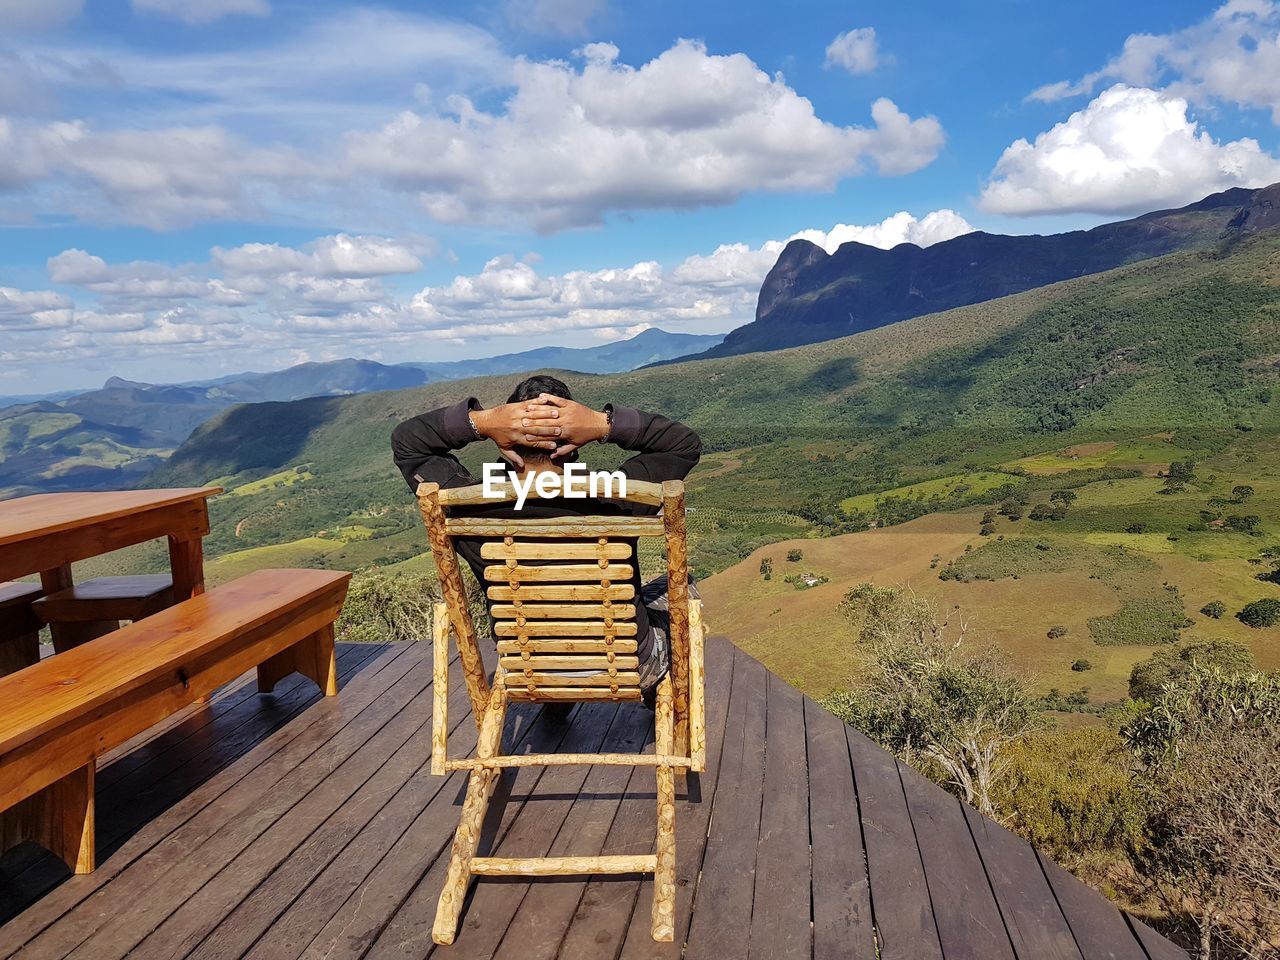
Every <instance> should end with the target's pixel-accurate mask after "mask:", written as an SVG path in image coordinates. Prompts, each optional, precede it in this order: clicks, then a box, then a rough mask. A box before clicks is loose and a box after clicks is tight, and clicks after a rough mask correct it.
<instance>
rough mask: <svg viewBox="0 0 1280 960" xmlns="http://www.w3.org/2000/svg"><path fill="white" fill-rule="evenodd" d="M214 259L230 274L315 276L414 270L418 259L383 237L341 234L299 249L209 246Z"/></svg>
mask: <svg viewBox="0 0 1280 960" xmlns="http://www.w3.org/2000/svg"><path fill="white" fill-rule="evenodd" d="M213 259H214V262H215V263H217V264H218V265H219V266H221V267H223V268H224V269H226V270H228V271H229V272H232V273H245V274H263V275H267V274H281V273H293V272H305V273H309V274H311V275H313V276H316V277H329V278H343V277H345V278H353V277H380V276H386V275H388V274H395V273H416V272H417V271H419V270H421V269H422V261H421V260H420V259H419V258H418V255H417V253H415V252H414V250H413V249H412V248H410V247H409V246H408V245H406V244H403V243H400V242H398V241H395V240H390V239H387V238H386V237H358V236H350V235H348V234H345V233H339V234H335V235H334V236H331V237H321V238H320V239H318V240H315V241H313V242H312V243H310V244H308V245H307V246H306V247H305V248H303V249H301V250H295V249H293V248H292V247H282V246H280V245H278V244H274V243H247V244H243V245H241V246H239V247H233V248H232V249H230V250H224V249H222V248H221V247H214V248H213Z"/></svg>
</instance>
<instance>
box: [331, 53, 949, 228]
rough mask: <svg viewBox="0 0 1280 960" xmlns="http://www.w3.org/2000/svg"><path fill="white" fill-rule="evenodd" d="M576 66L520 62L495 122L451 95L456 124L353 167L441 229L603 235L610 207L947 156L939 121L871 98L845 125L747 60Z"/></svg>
mask: <svg viewBox="0 0 1280 960" xmlns="http://www.w3.org/2000/svg"><path fill="white" fill-rule="evenodd" d="M580 54H581V56H582V57H583V58H584V60H585V63H584V64H583V66H582V68H581V69H580V70H579V69H576V68H575V67H573V66H571V65H569V64H567V63H563V62H559V61H548V62H537V63H535V62H530V61H526V60H520V61H517V63H516V65H515V68H514V78H513V82H514V86H515V92H514V93H513V94H512V96H511V98H510V99H509V100H508V101H507V103H506V104H505V106H504V109H503V110H502V111H501V112H497V113H489V112H486V111H484V110H482V109H480V108H478V107H476V106H475V105H474V104H473V103H472V102H471V101H470V100H468V99H466V98H464V97H453V98H451V99H450V101H449V103H448V109H449V111H450V112H448V113H436V114H428V113H418V112H412V111H407V112H405V113H402V114H401V115H400V116H399V117H397V118H396V119H395V120H393V121H392V122H391V123H389V124H387V125H386V126H384V127H383V128H382V129H381V130H378V131H374V132H370V133H366V134H357V135H352V136H351V137H350V138H349V142H348V162H349V164H350V167H351V169H352V170H354V171H357V172H361V173H365V174H368V175H371V176H374V177H376V178H379V179H380V180H382V181H383V182H386V183H388V184H390V185H392V186H393V187H394V188H397V189H402V190H408V191H415V192H417V193H418V194H419V196H420V199H421V202H422V205H423V207H424V209H426V210H427V211H428V212H429V213H430V214H431V215H432V216H433V217H435V218H436V219H438V220H441V221H445V222H458V221H466V222H488V223H510V222H511V219H512V218H513V217H514V218H518V219H520V220H524V221H527V222H529V223H531V224H532V225H533V226H534V227H536V228H538V229H541V230H556V229H563V228H566V227H575V226H584V225H591V224H598V223H600V222H601V221H602V220H603V218H604V216H605V215H606V214H607V213H609V212H611V211H621V210H639V209H661V208H667V209H670V208H690V207H698V206H705V205H714V204H725V203H730V202H732V201H734V200H736V199H737V198H738V197H740V196H742V195H743V194H745V193H747V192H750V191H759V190H764V191H792V190H829V189H831V188H833V187H834V186H835V185H836V183H837V182H838V181H839V180H840V179H842V178H844V177H846V176H850V175H853V174H855V173H859V172H862V171H863V170H864V169H865V168H866V166H868V164H870V163H873V164H874V165H875V166H876V168H877V169H878V170H879V172H880V173H881V174H885V175H894V174H902V173H909V172H911V171H913V170H917V169H919V168H921V167H923V166H926V165H927V164H929V163H930V162H932V160H933V159H934V158H935V157H936V156H937V154H938V152H939V150H940V149H941V148H942V144H943V142H944V139H945V136H944V134H943V131H942V127H941V125H940V124H939V123H938V121H937V120H935V119H933V118H932V117H924V118H920V119H915V120H913V119H911V118H910V117H908V116H907V115H906V114H904V113H903V112H902V111H900V110H899V109H898V108H897V107H896V106H895V105H894V104H893V102H892V101H890V100H887V99H883V98H882V99H880V100H877V101H876V102H875V103H874V104H873V105H872V109H871V114H872V119H873V121H874V126H871V127H840V126H836V125H833V124H830V123H827V122H825V121H823V120H821V119H819V118H818V117H817V116H816V115H815V113H814V110H813V105H812V104H811V103H810V102H809V101H808V100H807V99H805V98H804V97H801V96H800V95H799V94H797V93H796V92H795V91H794V90H792V89H791V87H789V86H788V85H787V84H786V82H785V81H784V80H783V79H782V78H781V77H780V76H774V77H770V76H769V75H767V74H765V73H764V72H763V71H761V70H760V69H759V67H757V66H756V65H755V64H754V63H753V62H752V61H751V60H750V59H749V58H748V57H746V56H745V55H743V54H733V55H730V56H714V55H710V54H708V53H707V51H706V49H705V47H703V46H702V45H701V44H699V43H695V42H692V41H687V40H682V41H679V42H677V43H676V44H675V45H674V46H673V47H671V49H669V50H667V51H666V52H664V53H663V54H661V55H660V56H658V57H657V58H655V59H654V60H652V61H650V62H649V63H647V64H645V65H643V66H641V67H639V68H635V67H631V66H628V65H626V64H620V63H618V62H617V56H618V50H617V48H616V47H614V46H613V45H611V44H605V43H594V44H589V45H587V46H586V47H584V48H583V49H582V50H581V51H580Z"/></svg>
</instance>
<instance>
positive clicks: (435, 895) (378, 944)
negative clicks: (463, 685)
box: [365, 704, 567, 960]
mask: <svg viewBox="0 0 1280 960" xmlns="http://www.w3.org/2000/svg"><path fill="white" fill-rule="evenodd" d="M541 714H542V711H541V709H540V708H539V707H535V706H530V705H524V704H516V705H514V706H513V707H512V708H511V709H509V710H508V712H507V728H506V730H507V732H506V733H505V734H504V736H503V742H504V743H508V744H511V743H515V744H520V745H522V750H521V752H542V751H553V750H555V749H556V748H557V746H558V745H559V743H560V741H561V740H562V739H563V738H564V735H565V733H566V732H567V728H566V725H565V724H563V723H553V722H550V721H548V720H547V719H545V718H543V717H542V715H541ZM513 752H514V751H513ZM543 773H545V768H538V767H522V768H512V769H510V770H506V771H504V772H503V776H502V779H501V781H500V782H499V785H498V788H497V789H496V790H495V791H494V795H493V800H492V802H491V803H490V806H489V816H488V817H487V818H486V821H485V828H484V832H483V834H482V836H481V842H480V848H481V850H487V849H491V848H492V844H493V843H494V842H495V841H496V840H499V839H501V837H502V836H503V835H504V834H505V833H506V831H507V830H509V829H510V828H511V825H512V823H513V822H514V821H515V818H516V815H517V814H518V813H520V811H521V809H522V807H523V804H522V802H521V801H519V800H517V801H515V802H510V803H508V802H506V800H507V797H509V796H511V795H512V794H513V793H514V792H515V791H516V789H517V787H518V788H519V791H521V792H524V791H528V790H531V789H533V787H534V786H535V785H536V784H537V782H538V780H539V779H540V778H541V776H542V775H543ZM456 797H457V799H456V800H455V803H456V804H457V806H455V807H454V808H453V810H452V814H453V816H452V817H451V818H450V822H449V825H448V827H447V834H446V841H447V842H452V840H453V831H454V829H455V828H456V827H457V825H458V811H459V807H460V806H461V803H462V794H461V791H459V793H458V794H457V795H456ZM447 849H448V847H447V845H446V846H445V847H444V848H442V850H441V854H440V855H439V856H437V857H436V858H435V860H434V862H433V863H432V864H431V865H430V869H429V870H427V871H426V872H425V874H424V875H422V879H421V880H420V881H419V882H418V884H417V886H415V887H414V888H413V889H412V890H410V891H408V895H407V897H406V898H405V899H404V902H403V904H402V905H401V907H400V909H399V910H397V911H396V913H395V914H394V916H393V917H392V918H391V920H390V922H389V923H387V924H386V925H385V926H384V927H383V929H382V931H381V933H380V934H379V935H378V937H377V939H376V940H375V941H374V942H373V944H372V946H371V947H370V949H369V951H368V953H367V954H365V957H366V958H367V960H386V958H389V957H399V958H403V960H422V958H424V957H426V956H428V955H429V954H431V953H432V951H433V950H434V948H435V944H434V943H433V942H432V940H431V927H432V923H433V922H434V920H435V915H436V903H437V901H438V900H439V898H440V890H441V887H442V884H443V883H444V874H445V869H446V867H447V866H448V860H449V858H448V856H447V855H446V851H447ZM474 890H475V885H474V883H473V884H472V886H471V891H470V892H471V893H474ZM470 899H471V897H470V896H468V902H470ZM466 910H467V908H466V907H465V906H464V907H463V912H462V921H463V922H464V923H465V921H466V916H467V912H466ZM460 931H461V925H460ZM459 940H461V936H459ZM457 947H458V944H457V943H455V944H454V945H453V946H450V947H448V948H447V949H449V950H454V949H456V948H457ZM446 956H452V954H446Z"/></svg>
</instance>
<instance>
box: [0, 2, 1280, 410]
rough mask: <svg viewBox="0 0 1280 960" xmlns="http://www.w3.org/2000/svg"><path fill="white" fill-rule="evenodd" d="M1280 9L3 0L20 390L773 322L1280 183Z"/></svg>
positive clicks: (3, 192)
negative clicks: (880, 256) (815, 279)
mask: <svg viewBox="0 0 1280 960" xmlns="http://www.w3.org/2000/svg"><path fill="white" fill-rule="evenodd" d="M1278 37H1280V9H1278V8H1277V5H1276V4H1273V3H1270V2H1264V0H1230V2H1229V3H1227V4H1226V5H1215V4H1195V3H1179V2H1162V3H1148V2H1131V3H1127V4H1116V3H1114V2H1107V3H1102V2H1094V0H1082V2H1076V3H1073V4H1043V3H1032V2H1020V0H1016V2H1015V0H988V2H982V3H979V2H948V3H928V4H926V3H914V4H904V3H898V4H836V3H829V4H819V3H792V4H777V3H768V4H753V3H744V2H736V3H719V2H715V3H696V4H689V3H674V2H666V0H655V2H648V3H645V4H622V3H620V2H616V0H613V2H611V0H493V2H491V3H486V4H472V5H463V4H457V3H398V4H397V3H383V4H379V5H376V6H375V5H366V4H330V3H324V2H319V0H313V2H307V3H299V2H290V0H88V2H85V0H0V394H20V393H38V392H43V391H51V390H57V389H64V388H72V387H82V386H92V385H97V384H98V383H100V382H101V381H102V380H103V379H105V377H107V376H109V375H113V374H114V375H122V376H128V377H134V378H138V379H146V380H151V381H178V380H184V379H194V378H199V377H205V376H215V375H220V374H223V373H228V372H233V371H236V370H243V369H269V368H277V367H282V366H286V365H289V364H291V363H295V362H299V361H302V360H323V359H332V358H336V357H343V356H367V357H372V358H375V359H381V360H384V361H388V362H395V361H397V360H424V359H451V358H458V357H467V356H483V355H487V354H493V353H498V352H509V351H513V350H519V349H525V348H528V347H532V346H539V345H543V344H546V343H563V344H572V345H584V344H590V343H598V342H602V341H606V340H610V339H618V338H620V337H623V336H626V335H629V334H631V333H634V332H636V331H638V330H639V329H643V327H645V326H648V325H654V326H662V327H663V328H665V329H670V330H687V331H690V332H719V331H726V330H729V329H731V328H733V327H735V326H738V325H740V324H741V323H744V322H747V321H748V320H750V319H751V315H752V312H753V309H754V302H755V294H756V291H757V290H758V287H759V283H760V280H761V279H762V277H763V275H764V273H765V272H766V271H767V270H768V267H769V266H770V265H771V263H772V261H773V259H774V258H776V255H777V252H778V250H779V249H780V246H781V244H782V243H784V242H785V241H786V240H787V239H788V238H790V237H792V236H795V235H804V236H807V237H809V238H810V239H813V240H815V242H818V243H821V244H823V245H825V246H827V247H828V248H831V249H834V247H835V246H837V245H838V244H839V243H841V242H845V241H848V240H858V241H861V242H868V243H875V244H878V245H881V246H889V245H892V244H894V243H897V242H902V241H911V242H918V243H922V244H927V243H932V242H938V241H941V240H946V239H949V238H950V237H952V236H955V235H957V234H958V233H961V232H964V231H966V230H968V229H983V230H990V231H998V232H1009V233H1029V232H1056V231H1059V230H1063V229H1072V228H1076V227H1081V226H1090V225H1093V224H1096V223H1099V222H1103V221H1105V220H1110V219H1117V218H1119V217H1122V216H1127V215H1131V214H1133V213H1136V212H1141V211H1144V210H1148V209H1152V208H1156V207H1161V206H1170V205H1180V204H1182V203H1185V202H1188V201H1191V200H1194V199H1197V198H1199V197H1201V196H1203V195H1205V194H1207V193H1210V192H1213V191H1216V190H1221V189H1225V188H1226V187H1230V186H1235V185H1254V184H1262V183H1267V182H1272V181H1275V180H1280V157H1278V156H1277V146H1278V143H1277V141H1278V137H1277V127H1276V123H1277V120H1280V40H1278Z"/></svg>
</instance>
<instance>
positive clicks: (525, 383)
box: [507, 374, 573, 403]
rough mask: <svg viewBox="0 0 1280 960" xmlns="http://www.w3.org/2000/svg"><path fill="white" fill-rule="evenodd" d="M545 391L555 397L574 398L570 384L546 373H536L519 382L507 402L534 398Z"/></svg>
mask: <svg viewBox="0 0 1280 960" xmlns="http://www.w3.org/2000/svg"><path fill="white" fill-rule="evenodd" d="M544 393H549V394H551V395H552V396H553V397H564V399H566V400H572V399H573V394H571V393H570V392H569V385H568V384H567V383H565V382H564V381H563V380H558V379H556V378H555V377H548V376H546V375H544V374H536V375H534V376H532V377H529V378H528V379H525V380H521V381H520V382H519V383H517V384H516V388H515V389H514V390H512V391H511V396H509V397H507V403H519V402H520V401H521V400H532V399H534V398H535V397H538V396H541V395H542V394H544Z"/></svg>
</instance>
